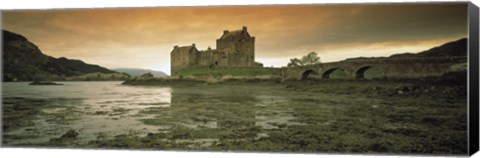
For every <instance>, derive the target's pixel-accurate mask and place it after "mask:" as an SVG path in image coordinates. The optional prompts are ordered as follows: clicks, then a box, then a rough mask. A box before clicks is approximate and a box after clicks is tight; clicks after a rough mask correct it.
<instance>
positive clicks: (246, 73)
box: [178, 67, 276, 77]
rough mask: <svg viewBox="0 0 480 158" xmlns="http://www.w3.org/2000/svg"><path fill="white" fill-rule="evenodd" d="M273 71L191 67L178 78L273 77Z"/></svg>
mask: <svg viewBox="0 0 480 158" xmlns="http://www.w3.org/2000/svg"><path fill="white" fill-rule="evenodd" d="M275 72H276V71H275V70H273V69H263V68H227V67H213V68H209V67H191V68H187V69H184V70H182V71H181V72H180V73H179V74H178V76H183V77H186V76H195V77H208V76H210V75H211V76H212V77H222V76H227V75H231V76H242V77H255V76H262V75H274V74H275Z"/></svg>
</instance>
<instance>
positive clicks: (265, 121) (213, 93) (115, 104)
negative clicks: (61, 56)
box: [3, 82, 302, 145]
mask: <svg viewBox="0 0 480 158" xmlns="http://www.w3.org/2000/svg"><path fill="white" fill-rule="evenodd" d="M63 84H64V85H63V86H30V85H28V83H26V82H15V83H3V102H4V106H5V107H4V108H5V109H10V108H13V109H15V107H24V108H25V109H26V110H18V111H17V110H12V111H5V113H4V118H6V121H10V122H12V123H13V124H14V123H15V121H17V120H15V119H23V120H22V121H27V120H28V121H31V123H28V124H26V125H18V126H14V127H9V128H6V129H5V131H4V135H8V136H24V137H21V138H18V137H5V138H4V143H5V144H6V145H15V144H35V143H46V142H48V141H49V140H51V139H54V138H58V137H60V136H61V135H62V134H63V133H65V132H66V131H68V130H69V129H74V130H76V131H77V132H78V133H80V134H79V136H78V138H77V141H78V142H80V143H86V142H88V141H92V140H95V139H97V138H98V137H99V135H102V136H107V137H108V136H109V137H113V136H115V135H120V134H130V135H132V134H133V135H137V136H145V135H146V134H147V133H152V132H153V133H155V132H159V131H161V132H169V130H170V129H171V128H172V127H173V126H175V127H177V126H180V127H184V128H190V129H195V128H219V127H220V126H229V127H231V128H234V127H232V126H235V125H231V124H230V122H229V121H230V119H232V120H234V121H238V120H247V121H246V122H247V124H248V122H251V123H250V124H249V125H253V126H259V127H261V128H264V129H273V128H278V127H276V126H274V125H272V124H286V125H294V124H296V125H301V124H302V123H298V122H295V121H294V120H295V117H293V116H292V115H291V114H286V113H288V109H278V108H275V107H274V106H275V105H277V104H279V103H285V102H288V101H289V99H288V97H285V96H281V95H279V94H278V93H277V94H270V93H269V92H270V90H268V89H265V90H263V92H261V91H258V90H259V89H256V90H252V89H250V88H238V87H237V88H236V89H231V87H225V88H221V87H216V88H214V89H210V90H207V91H204V90H202V89H200V88H198V87H196V88H187V87H183V88H182V87H177V88H171V87H144V86H124V85H121V82H63ZM217 105H220V106H245V107H249V106H252V107H254V106H255V107H256V106H258V107H264V108H263V109H262V110H258V109H256V110H253V108H252V109H251V111H250V110H249V109H248V108H246V109H245V110H247V111H246V113H242V114H239V115H235V114H232V115H229V116H227V117H221V118H219V117H218V116H213V115H215V113H222V111H215V109H211V111H209V112H205V113H203V114H210V116H205V115H203V114H200V113H201V111H199V112H198V113H197V114H196V115H190V114H187V113H186V112H187V111H184V110H188V109H189V108H188V106H205V108H209V107H210V108H215V107H212V106H217ZM174 106H178V108H177V107H174ZM185 106H187V108H186V109H184V108H185ZM151 108H153V109H156V108H160V111H159V112H156V113H151V112H148V109H151ZM198 110H205V109H202V108H200V109H198ZM212 110H213V111H212ZM217 110H221V109H217ZM225 110H229V109H225ZM230 110H235V108H232V109H230ZM32 111H33V113H35V115H34V116H33V117H32V116H31V115H30V114H28V113H32ZM157 111H158V109H157ZM228 112H232V111H228ZM233 112H235V111H233ZM272 112H273V114H271V113H272ZM195 113H196V112H195ZM185 114H187V115H185ZM18 115H20V116H19V117H16V118H14V117H13V116H18ZM22 115H25V116H22ZM230 116H231V118H229V117H230ZM235 117H239V118H235ZM9 118H13V119H10V120H9ZM147 119H148V120H160V121H161V122H162V121H166V122H165V123H164V124H162V123H154V124H151V123H150V124H149V123H144V120H147ZM225 122H226V123H225ZM239 126H242V125H239ZM259 135H260V136H263V137H265V136H266V134H262V133H259ZM11 138H15V139H11Z"/></svg>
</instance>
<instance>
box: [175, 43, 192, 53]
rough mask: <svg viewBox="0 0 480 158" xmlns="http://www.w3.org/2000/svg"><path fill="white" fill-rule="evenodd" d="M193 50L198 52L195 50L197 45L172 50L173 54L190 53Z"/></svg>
mask: <svg viewBox="0 0 480 158" xmlns="http://www.w3.org/2000/svg"><path fill="white" fill-rule="evenodd" d="M192 50H195V51H198V50H197V48H195V45H194V44H193V45H190V46H181V47H178V46H175V47H174V48H173V50H172V53H183V52H190V51H192Z"/></svg>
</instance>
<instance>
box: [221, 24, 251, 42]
mask: <svg viewBox="0 0 480 158" xmlns="http://www.w3.org/2000/svg"><path fill="white" fill-rule="evenodd" d="M245 38H246V39H248V38H251V37H250V34H248V32H247V27H245V26H244V27H243V29H241V30H235V31H228V30H225V31H223V35H222V37H220V39H221V40H232V39H245Z"/></svg>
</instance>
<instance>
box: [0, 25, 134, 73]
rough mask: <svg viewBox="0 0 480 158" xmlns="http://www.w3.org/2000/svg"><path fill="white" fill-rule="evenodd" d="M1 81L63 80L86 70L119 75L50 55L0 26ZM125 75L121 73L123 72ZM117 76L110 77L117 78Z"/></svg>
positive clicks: (94, 66) (96, 66)
mask: <svg viewBox="0 0 480 158" xmlns="http://www.w3.org/2000/svg"><path fill="white" fill-rule="evenodd" d="M2 34H3V39H2V42H3V81H34V80H66V79H67V78H76V77H79V76H83V75H86V74H90V73H102V74H105V75H107V74H109V76H112V74H115V75H113V77H118V76H122V75H121V74H120V73H117V72H115V71H112V70H109V69H107V68H104V67H101V66H99V65H93V64H87V63H85V62H83V61H81V60H72V59H67V58H65V57H61V58H54V57H51V56H48V55H46V54H43V53H42V51H41V50H40V49H39V48H38V46H36V45H35V44H33V43H32V42H30V41H28V39H27V38H25V37H24V36H22V35H19V34H16V33H13V32H10V31H6V30H2ZM123 75H125V74H123ZM122 78H123V77H120V78H112V79H113V80H119V79H122Z"/></svg>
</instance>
